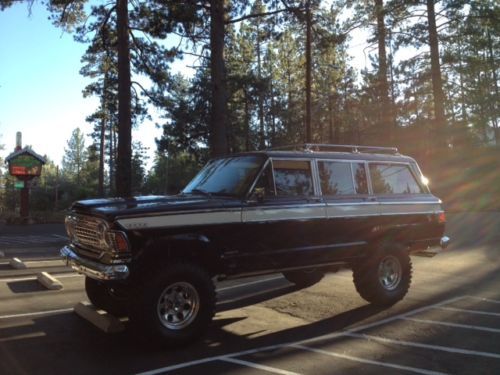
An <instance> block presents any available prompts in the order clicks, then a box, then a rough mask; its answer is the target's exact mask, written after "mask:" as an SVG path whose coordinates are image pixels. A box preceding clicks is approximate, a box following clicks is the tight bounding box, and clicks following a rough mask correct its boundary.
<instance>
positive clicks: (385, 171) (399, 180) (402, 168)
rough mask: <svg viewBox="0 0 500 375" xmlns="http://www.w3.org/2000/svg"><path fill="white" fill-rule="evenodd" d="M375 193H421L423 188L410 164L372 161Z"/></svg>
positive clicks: (371, 169) (371, 175)
mask: <svg viewBox="0 0 500 375" xmlns="http://www.w3.org/2000/svg"><path fill="white" fill-rule="evenodd" d="M370 177H371V179H372V186H373V192H374V193H375V194H421V193H422V188H421V187H420V185H419V184H418V182H417V180H416V179H415V177H414V176H413V174H412V173H411V171H410V168H409V167H408V165H406V164H405V165H402V164H401V165H400V164H384V163H370Z"/></svg>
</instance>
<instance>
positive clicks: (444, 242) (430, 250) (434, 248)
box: [411, 236, 451, 258]
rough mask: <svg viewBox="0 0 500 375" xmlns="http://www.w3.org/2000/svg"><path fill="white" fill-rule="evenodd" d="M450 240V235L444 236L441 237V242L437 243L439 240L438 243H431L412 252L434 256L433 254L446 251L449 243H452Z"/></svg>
mask: <svg viewBox="0 0 500 375" xmlns="http://www.w3.org/2000/svg"><path fill="white" fill-rule="evenodd" d="M450 241H451V239H450V237H448V236H443V237H441V238H440V240H439V243H437V241H436V243H433V244H431V245H430V246H429V247H427V248H426V249H423V250H418V251H415V252H412V253H411V254H412V255H418V256H423V257H428V258H432V257H433V256H435V255H437V254H439V253H441V252H442V251H444V250H445V249H446V248H447V247H448V245H449V244H450Z"/></svg>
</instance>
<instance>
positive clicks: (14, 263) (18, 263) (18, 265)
mask: <svg viewBox="0 0 500 375" xmlns="http://www.w3.org/2000/svg"><path fill="white" fill-rule="evenodd" d="M9 264H10V266H11V267H13V268H15V269H18V270H24V269H26V268H27V267H26V264H24V262H23V261H22V260H21V259H19V258H12V259H11V260H10V262H9Z"/></svg>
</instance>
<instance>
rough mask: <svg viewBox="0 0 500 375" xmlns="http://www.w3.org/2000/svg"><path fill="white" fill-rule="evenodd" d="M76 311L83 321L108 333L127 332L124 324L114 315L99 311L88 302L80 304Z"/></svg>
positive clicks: (77, 305) (76, 306)
mask: <svg viewBox="0 0 500 375" xmlns="http://www.w3.org/2000/svg"><path fill="white" fill-rule="evenodd" d="M74 311H75V313H76V314H78V315H79V316H80V317H82V318H83V319H85V320H87V321H89V322H90V323H92V324H93V325H95V326H96V327H97V328H99V329H100V330H102V331H104V332H106V333H118V332H122V331H123V330H125V326H124V325H123V323H122V322H121V321H120V320H119V319H118V318H116V317H115V316H113V315H110V314H108V313H106V312H102V311H100V310H98V309H97V308H96V307H95V306H94V305H91V304H90V303H88V302H79V303H77V304H76V305H75V307H74Z"/></svg>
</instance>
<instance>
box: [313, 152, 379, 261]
mask: <svg viewBox="0 0 500 375" xmlns="http://www.w3.org/2000/svg"><path fill="white" fill-rule="evenodd" d="M317 165H318V177H319V185H320V187H321V193H322V195H323V199H324V200H325V203H326V216H327V220H326V221H325V225H324V227H323V233H324V234H323V238H324V239H325V245H326V246H328V248H329V250H330V251H329V253H328V255H329V259H330V260H345V259H349V258H353V257H358V256H361V255H362V254H363V251H364V250H365V249H366V245H367V244H368V241H369V237H370V236H371V233H372V230H373V226H374V222H375V221H376V218H377V216H378V215H379V207H378V206H379V204H378V202H377V199H376V198H375V196H373V195H372V194H370V193H371V192H370V189H369V183H368V174H367V163H366V162H364V161H355V160H335V159H326V160H318V161H317Z"/></svg>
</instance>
